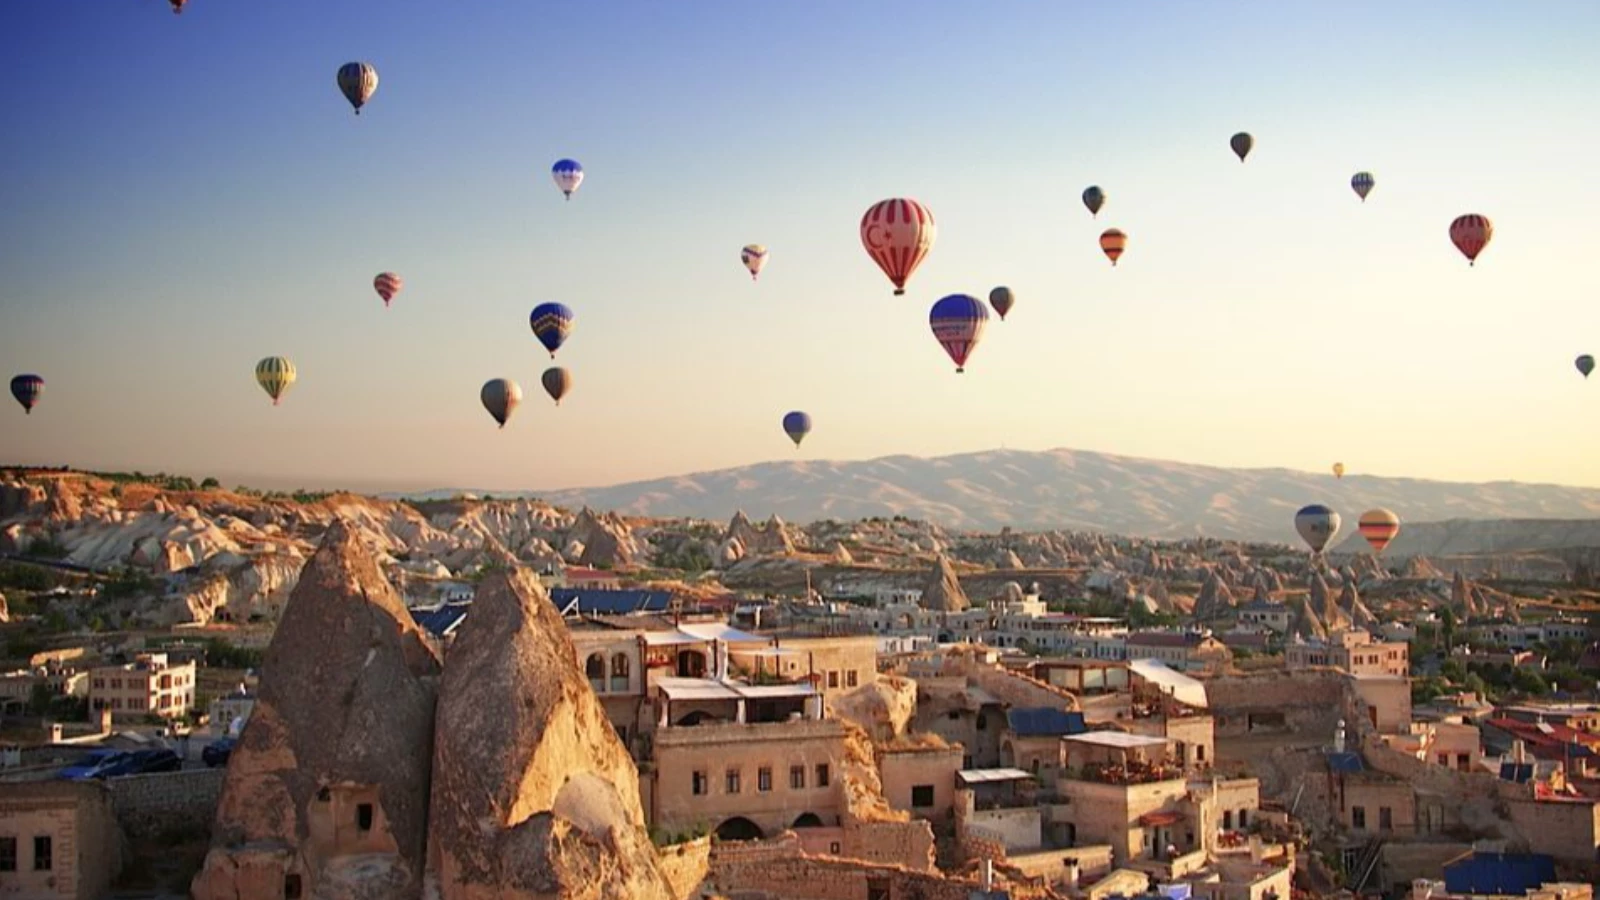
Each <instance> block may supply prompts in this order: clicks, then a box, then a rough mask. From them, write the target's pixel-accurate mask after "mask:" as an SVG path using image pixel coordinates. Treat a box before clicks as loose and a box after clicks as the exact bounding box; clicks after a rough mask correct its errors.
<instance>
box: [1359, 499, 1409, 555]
mask: <svg viewBox="0 0 1600 900" xmlns="http://www.w3.org/2000/svg"><path fill="white" fill-rule="evenodd" d="M1356 527H1357V528H1359V529H1360V530H1361V536H1362V537H1364V538H1366V539H1367V543H1369V544H1371V545H1372V552H1373V553H1374V554H1377V553H1382V552H1383V548H1385V547H1387V546H1389V542H1390V541H1392V540H1394V538H1395V535H1397V534H1399V533H1400V517H1399V516H1397V515H1395V514H1394V513H1392V512H1390V511H1388V510H1387V509H1369V510H1367V511H1366V512H1364V513H1362V514H1361V518H1360V519H1358V520H1357V521H1356Z"/></svg>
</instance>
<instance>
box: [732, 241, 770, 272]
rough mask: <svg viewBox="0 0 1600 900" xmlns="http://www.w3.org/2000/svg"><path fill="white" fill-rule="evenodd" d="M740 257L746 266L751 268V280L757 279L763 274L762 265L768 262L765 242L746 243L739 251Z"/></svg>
mask: <svg viewBox="0 0 1600 900" xmlns="http://www.w3.org/2000/svg"><path fill="white" fill-rule="evenodd" d="M739 259H741V260H743V261H744V267H745V268H746V269H749V270H750V280H751V281H755V280H756V276H757V275H760V274H761V267H762V266H764V265H766V264H767V248H766V245H764V244H746V245H745V247H744V249H743V250H740V251H739Z"/></svg>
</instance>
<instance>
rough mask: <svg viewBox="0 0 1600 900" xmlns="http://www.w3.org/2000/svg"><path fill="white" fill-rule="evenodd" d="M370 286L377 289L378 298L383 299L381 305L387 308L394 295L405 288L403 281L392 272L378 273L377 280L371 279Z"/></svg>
mask: <svg viewBox="0 0 1600 900" xmlns="http://www.w3.org/2000/svg"><path fill="white" fill-rule="evenodd" d="M372 286H373V287H374V288H376V289H377V291H378V296H379V297H382V298H383V305H384V306H388V305H389V301H390V300H393V299H394V295H395V294H398V293H400V289H401V288H403V287H405V286H406V283H405V281H403V280H401V278H400V276H399V275H396V274H395V273H393V272H380V273H379V274H378V277H377V278H374V279H372Z"/></svg>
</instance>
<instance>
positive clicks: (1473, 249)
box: [1450, 213, 1494, 266]
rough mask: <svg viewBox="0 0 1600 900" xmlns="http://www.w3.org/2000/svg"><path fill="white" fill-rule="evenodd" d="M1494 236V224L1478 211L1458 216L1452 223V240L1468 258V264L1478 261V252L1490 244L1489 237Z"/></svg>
mask: <svg viewBox="0 0 1600 900" xmlns="http://www.w3.org/2000/svg"><path fill="white" fill-rule="evenodd" d="M1492 237H1494V224H1493V223H1492V222H1490V221H1489V218H1488V217H1487V216H1480V215H1477V214H1476V213H1472V214H1468V215H1465V216H1458V217H1457V218H1456V220H1455V221H1454V222H1451V223H1450V242H1451V243H1453V244H1455V245H1456V249H1457V250H1460V251H1461V255H1462V256H1465V257H1466V258H1467V265H1469V266H1470V265H1475V264H1477V262H1478V254H1479V253H1482V252H1483V248H1484V247H1487V246H1488V245H1489V239H1490V238H1492Z"/></svg>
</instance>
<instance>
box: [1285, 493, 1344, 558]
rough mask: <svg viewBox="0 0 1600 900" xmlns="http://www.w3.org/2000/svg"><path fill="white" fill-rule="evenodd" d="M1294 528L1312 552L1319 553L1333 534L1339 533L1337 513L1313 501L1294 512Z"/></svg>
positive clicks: (1331, 538)
mask: <svg viewBox="0 0 1600 900" xmlns="http://www.w3.org/2000/svg"><path fill="white" fill-rule="evenodd" d="M1294 530H1295V531H1298V532H1300V537H1301V538H1302V539H1303V540H1304V541H1305V542H1306V545H1307V546H1308V547H1310V548H1311V552H1312V553H1321V552H1322V548H1323V547H1326V546H1328V542H1329V541H1331V540H1333V536H1334V535H1336V534H1338V533H1339V514H1338V513H1336V512H1334V511H1333V510H1331V509H1329V508H1328V507H1326V506H1323V505H1322V504H1320V503H1313V504H1311V505H1310V506H1306V507H1303V508H1301V510H1300V511H1299V512H1297V513H1295V514H1294Z"/></svg>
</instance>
